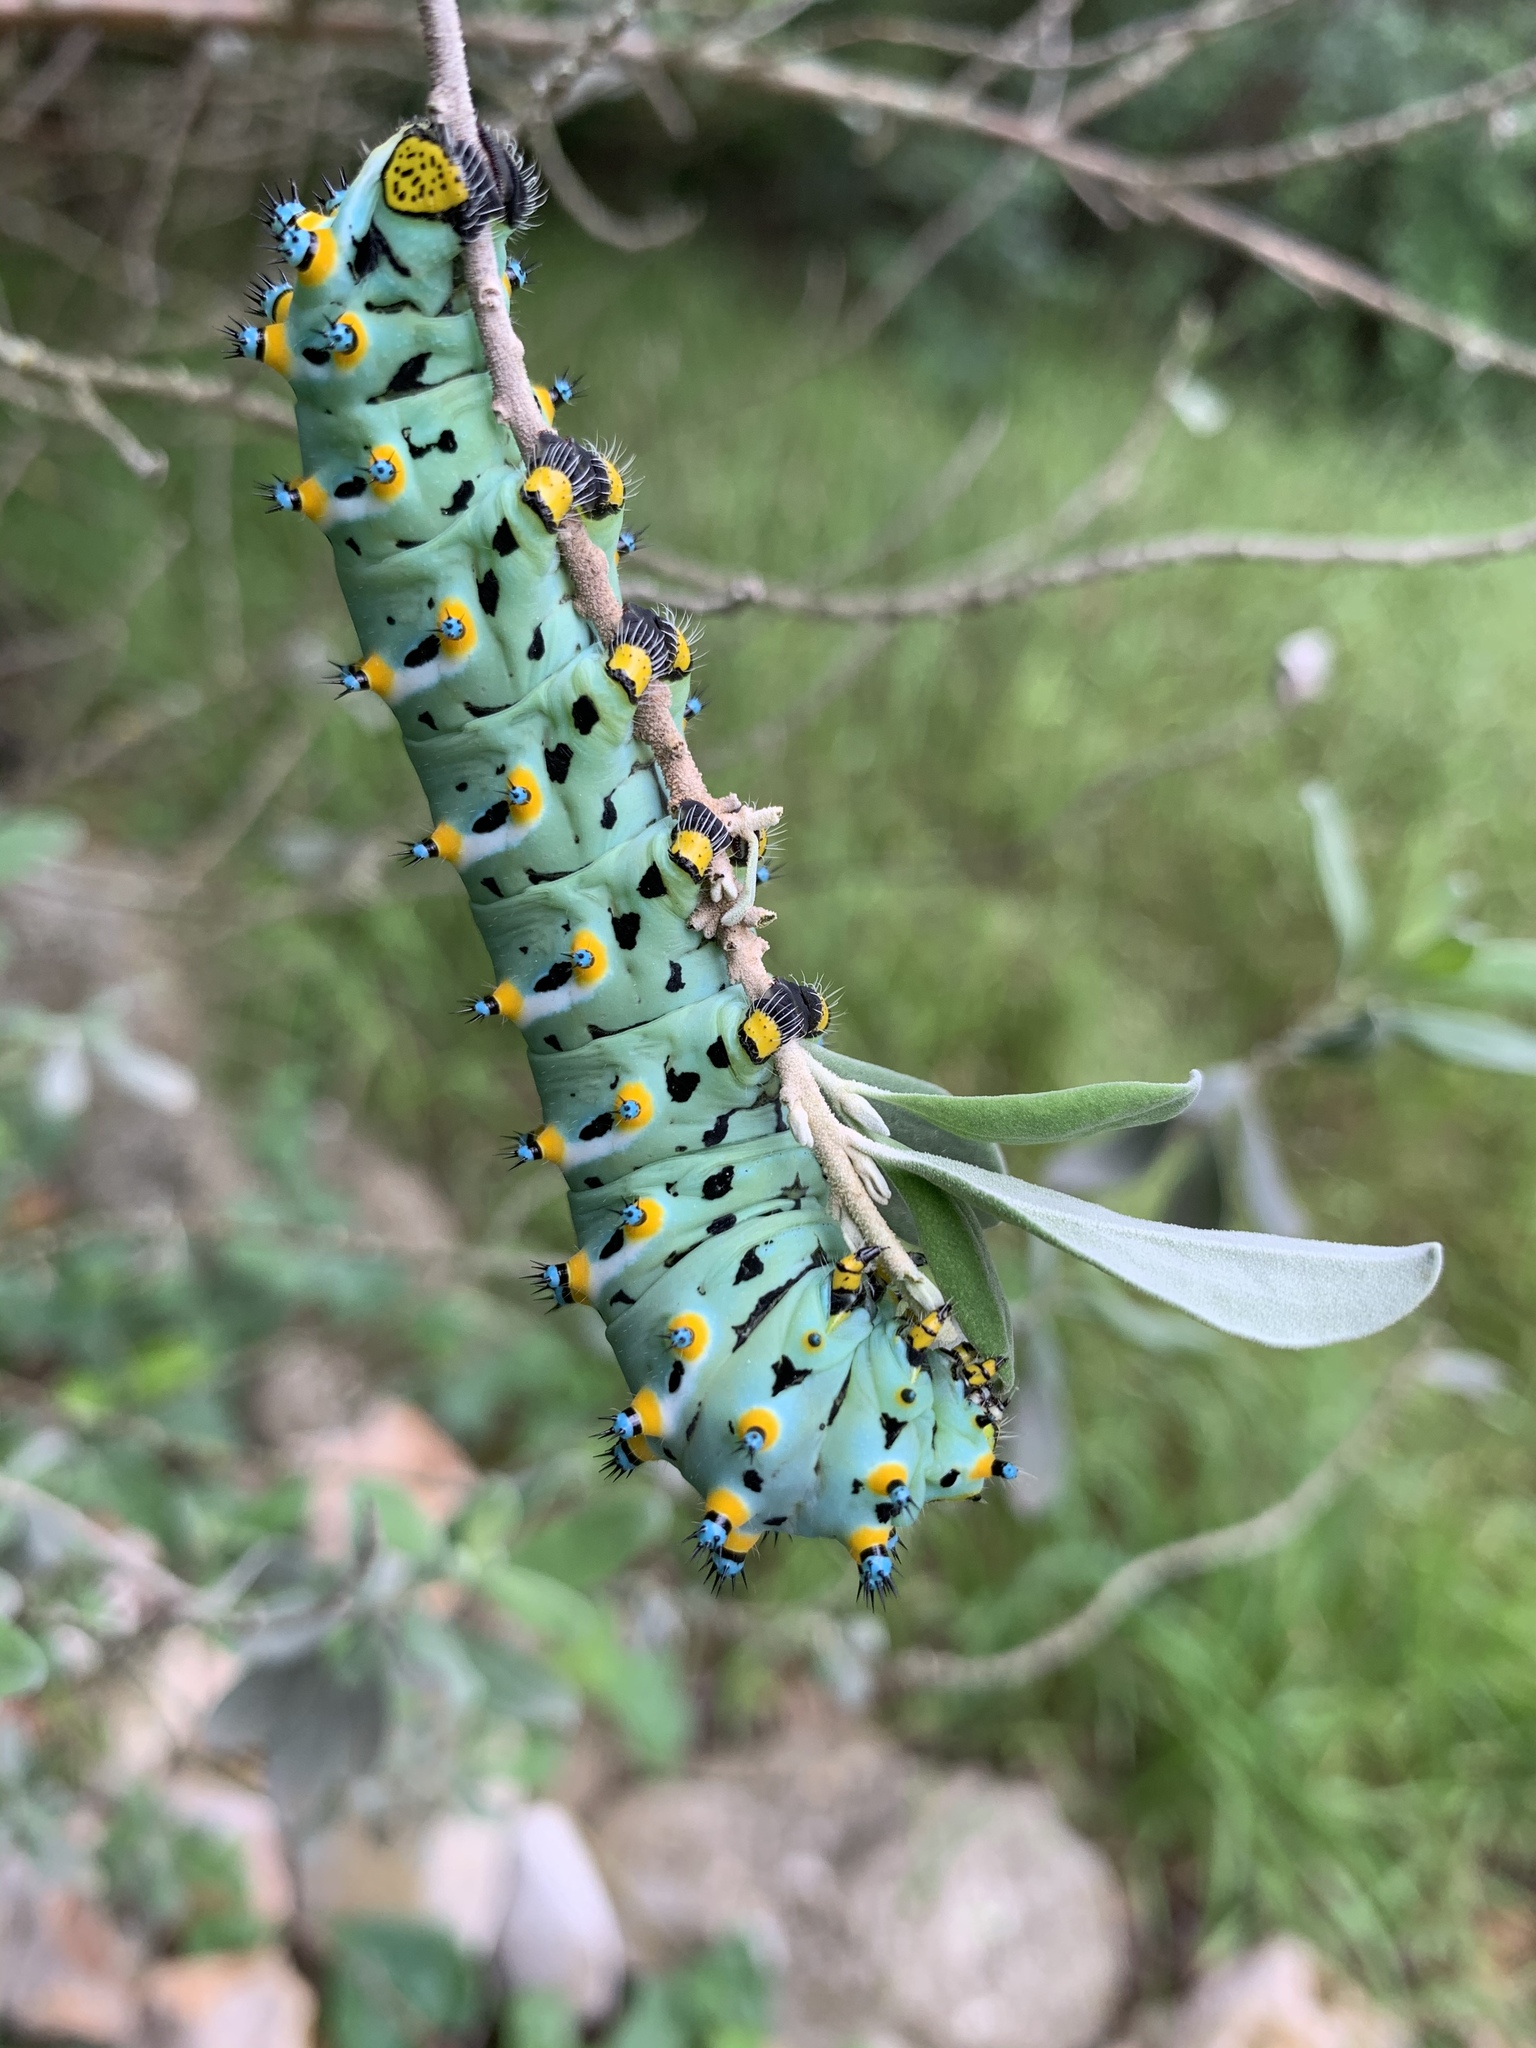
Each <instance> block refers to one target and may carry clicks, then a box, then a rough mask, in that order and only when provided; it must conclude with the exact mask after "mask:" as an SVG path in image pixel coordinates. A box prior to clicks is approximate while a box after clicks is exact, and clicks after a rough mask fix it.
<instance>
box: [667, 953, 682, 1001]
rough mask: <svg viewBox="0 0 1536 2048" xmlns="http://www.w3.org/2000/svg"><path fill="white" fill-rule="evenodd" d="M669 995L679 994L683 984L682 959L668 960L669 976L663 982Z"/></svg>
mask: <svg viewBox="0 0 1536 2048" xmlns="http://www.w3.org/2000/svg"><path fill="white" fill-rule="evenodd" d="M663 986H664V987H665V989H666V991H667V994H668V995H669V996H675V995H677V994H678V993H679V992H680V991H681V989H682V986H683V963H682V961H681V960H669V961H668V962H667V978H666V981H665V983H664V984H663Z"/></svg>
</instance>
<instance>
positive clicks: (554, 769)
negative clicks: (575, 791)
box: [544, 740, 644, 893]
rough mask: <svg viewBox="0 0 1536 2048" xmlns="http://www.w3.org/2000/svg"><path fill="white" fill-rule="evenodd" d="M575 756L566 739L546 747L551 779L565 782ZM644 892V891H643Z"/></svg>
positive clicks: (546, 758) (547, 766)
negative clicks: (554, 745)
mask: <svg viewBox="0 0 1536 2048" xmlns="http://www.w3.org/2000/svg"><path fill="white" fill-rule="evenodd" d="M575 758H576V756H575V755H574V754H573V753H572V751H571V749H570V748H569V747H568V746H567V745H566V743H565V741H564V740H562V741H561V742H560V744H559V746H557V747H546V748H545V749H544V766H545V767H546V768H547V769H548V770H549V779H550V781H551V782H564V780H565V778H566V777H567V775H569V774H570V772H571V763H572V761H574V760H575ZM642 893H644V892H643V891H642Z"/></svg>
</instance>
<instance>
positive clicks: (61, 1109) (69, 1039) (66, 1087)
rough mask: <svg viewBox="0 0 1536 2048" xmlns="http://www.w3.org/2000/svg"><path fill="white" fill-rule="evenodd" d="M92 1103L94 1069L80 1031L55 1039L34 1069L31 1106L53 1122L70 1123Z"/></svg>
mask: <svg viewBox="0 0 1536 2048" xmlns="http://www.w3.org/2000/svg"><path fill="white" fill-rule="evenodd" d="M90 1100H91V1067H90V1062H89V1061H88V1060H87V1058H86V1056H85V1046H84V1044H83V1042H82V1041H81V1037H80V1034H79V1032H77V1031H75V1032H68V1033H65V1034H64V1035H62V1036H61V1037H59V1038H57V1039H55V1040H54V1042H53V1044H52V1045H50V1046H49V1047H48V1049H47V1051H46V1052H45V1053H44V1054H43V1056H42V1058H41V1059H40V1060H39V1061H38V1063H37V1065H36V1066H35V1067H34V1068H33V1069H32V1104H33V1107H34V1108H35V1109H36V1111H37V1113H38V1115H39V1116H44V1117H47V1119H48V1120H49V1122H50V1123H68V1122H69V1121H71V1120H72V1119H73V1118H74V1117H77V1116H79V1115H80V1113H81V1112H82V1111H83V1110H85V1109H87V1108H88V1107H89V1105H90Z"/></svg>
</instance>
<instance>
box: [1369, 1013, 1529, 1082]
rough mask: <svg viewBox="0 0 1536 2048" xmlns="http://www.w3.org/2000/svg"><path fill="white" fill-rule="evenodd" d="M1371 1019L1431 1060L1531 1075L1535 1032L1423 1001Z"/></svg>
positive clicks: (1505, 1022)
mask: <svg viewBox="0 0 1536 2048" xmlns="http://www.w3.org/2000/svg"><path fill="white" fill-rule="evenodd" d="M1376 1017H1377V1021H1378V1022H1379V1023H1380V1024H1381V1026H1382V1028H1383V1029H1384V1030H1386V1031H1389V1032H1391V1034H1392V1036H1393V1037H1394V1038H1401V1039H1405V1040H1406V1041H1407V1043H1408V1044H1409V1045H1416V1046H1417V1047H1418V1048H1419V1050H1420V1051H1421V1052H1428V1053H1433V1054H1434V1055H1435V1057H1436V1059H1442V1060H1452V1061H1454V1062H1455V1064H1456V1065H1457V1066H1458V1067H1483V1068H1485V1069H1487V1070H1488V1071H1489V1072H1491V1073H1495V1074H1536V1031H1528V1030H1527V1029H1526V1027H1525V1026H1524V1025H1523V1024H1511V1023H1510V1022H1509V1021H1508V1019H1507V1018H1504V1017H1493V1016H1490V1015H1488V1014H1487V1012H1485V1011H1482V1010H1442V1009H1436V1008H1432V1007H1431V1006H1429V1005H1428V1004H1424V1003H1405V1004H1403V1005H1402V1007H1401V1008H1396V1009H1386V1008H1382V1009H1378V1010H1377V1012H1376Z"/></svg>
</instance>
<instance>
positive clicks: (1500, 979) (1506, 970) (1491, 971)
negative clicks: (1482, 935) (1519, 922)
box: [1456, 939, 1536, 1003]
mask: <svg viewBox="0 0 1536 2048" xmlns="http://www.w3.org/2000/svg"><path fill="white" fill-rule="evenodd" d="M1456 993H1457V994H1458V995H1469V996H1475V997H1476V998H1477V999H1478V1001H1479V1002H1485V1003H1487V1002H1493V1003H1499V1002H1503V1003H1536V939H1479V940H1478V942H1477V944H1476V945H1475V946H1474V947H1473V948H1472V957H1471V959H1470V960H1468V962H1467V964H1466V966H1465V967H1464V968H1463V969H1462V971H1461V974H1460V975H1459V977H1458V978H1457V984H1456Z"/></svg>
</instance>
